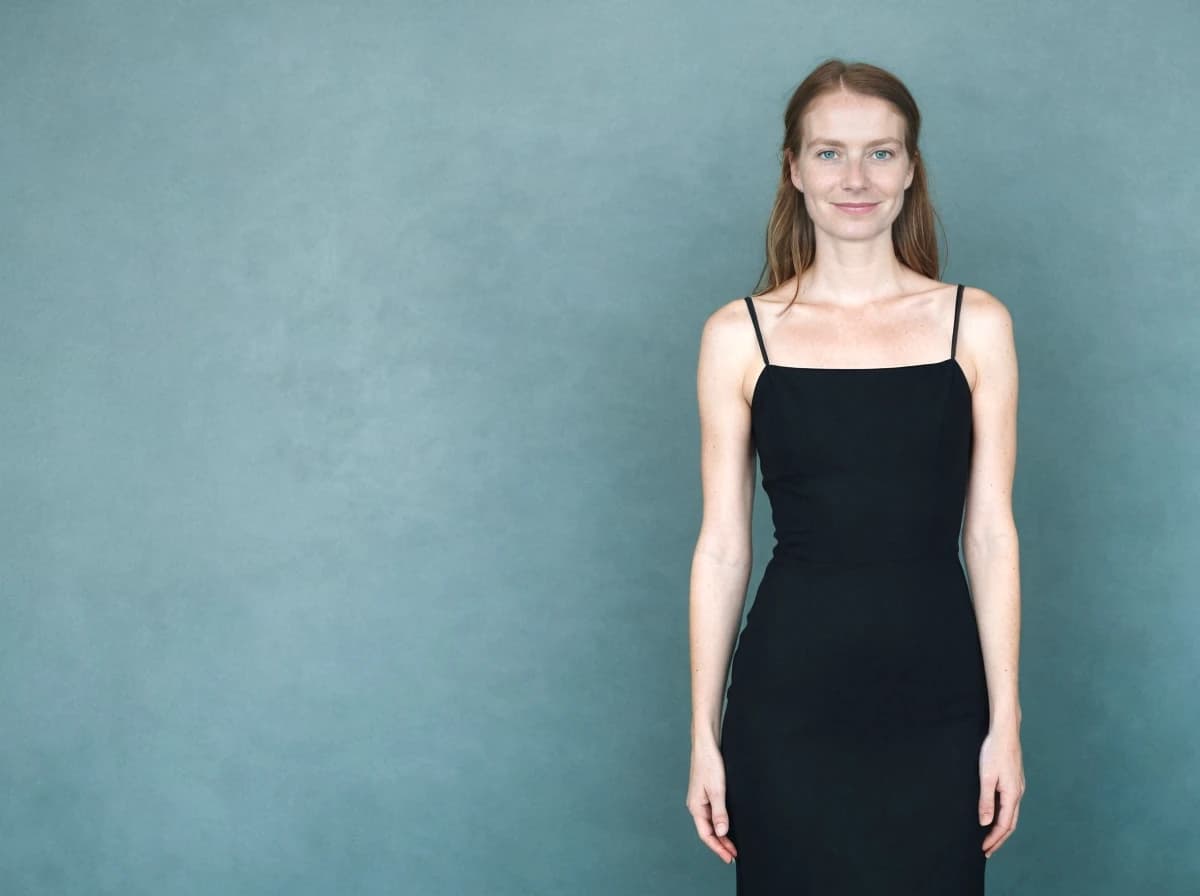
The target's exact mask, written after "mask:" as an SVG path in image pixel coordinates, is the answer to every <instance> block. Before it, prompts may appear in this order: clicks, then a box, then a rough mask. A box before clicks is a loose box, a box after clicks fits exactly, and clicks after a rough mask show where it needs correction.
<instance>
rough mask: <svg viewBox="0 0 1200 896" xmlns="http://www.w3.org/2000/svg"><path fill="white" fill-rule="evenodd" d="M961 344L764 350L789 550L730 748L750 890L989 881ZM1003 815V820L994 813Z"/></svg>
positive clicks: (763, 377)
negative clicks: (908, 349)
mask: <svg viewBox="0 0 1200 896" xmlns="http://www.w3.org/2000/svg"><path fill="white" fill-rule="evenodd" d="M962 290H963V287H962V286H961V285H959V287H958V291H957V294H956V295H955V304H954V323H953V329H952V335H951V338H950V355H951V356H950V357H949V358H946V359H945V360H942V361H935V362H931V363H926V364H912V365H907V366H904V367H876V368H810V367H783V366H780V365H777V364H771V363H769V362H768V361H767V360H766V359H767V353H766V345H765V342H764V340H763V337H762V332H761V330H760V329H759V324H758V318H757V315H756V314H755V309H754V300H753V299H752V298H751V297H750V296H747V297H746V302H747V306H748V308H749V311H750V314H751V319H752V320H753V322H754V329H755V333H756V335H757V338H758V340H759V347H760V349H761V351H762V355H763V359H764V363H765V364H766V366H765V367H764V368H763V370H762V373H761V374H760V376H759V380H758V382H757V383H756V384H755V388H754V395H753V402H752V407H751V430H752V437H753V440H754V445H755V448H756V451H757V455H758V459H759V464H760V467H761V471H762V482H763V488H764V490H765V491H766V493H767V496H768V498H769V499H770V503H771V514H772V519H773V522H774V527H775V546H774V549H773V552H772V556H771V559H770V561H769V562H768V564H767V568H766V570H765V572H764V574H763V577H762V580H761V582H760V584H759V587H758V590H757V592H756V594H755V599H754V603H753V605H752V606H751V608H750V612H749V614H748V616H747V620H746V625H745V626H744V628H743V629H742V631H741V632H740V634H739V636H738V640H737V645H736V648H735V651H734V656H733V667H732V674H731V681H730V684H729V688H728V691H727V698H728V702H727V706H726V710H725V716H724V719H723V721H722V731H721V749H722V754H723V756H724V760H725V770H726V803H727V808H728V810H729V813H730V831H729V836H730V838H731V839H732V840H733V842H734V843H735V844H736V846H737V848H738V858H737V862H736V878H737V892H738V894H739V896H781V894H789V896H801V894H805V896H868V894H869V896H880V894H883V893H887V894H905V896H976V894H982V893H983V892H984V868H985V863H986V857H985V856H984V854H983V851H982V848H981V847H982V843H983V840H984V838H985V836H986V835H987V833H988V831H989V830H990V827H991V825H990V824H989V825H988V826H983V825H980V823H979V818H978V809H977V805H978V797H979V765H978V760H979V747H980V744H981V742H982V740H983V738H984V736H985V735H986V733H987V728H988V711H989V706H988V697H987V685H986V679H985V677H984V666H983V654H982V650H981V646H980V641H979V633H978V629H977V627H976V619H975V613H974V606H973V604H972V601H971V597H970V593H969V590H968V585H967V580H966V575H965V572H964V570H963V567H962V565H961V563H960V561H959V557H958V539H959V531H960V527H961V522H962V512H963V502H964V500H965V497H966V486H967V475H968V471H969V461H970V454H971V445H972V421H971V405H972V401H971V390H970V387H969V385H968V383H967V380H966V377H965V375H964V373H963V370H962V368H961V367H960V366H959V364H958V361H957V360H955V358H954V351H955V343H956V341H957V336H958V319H959V312H960V308H961V304H962ZM992 824H994V822H992Z"/></svg>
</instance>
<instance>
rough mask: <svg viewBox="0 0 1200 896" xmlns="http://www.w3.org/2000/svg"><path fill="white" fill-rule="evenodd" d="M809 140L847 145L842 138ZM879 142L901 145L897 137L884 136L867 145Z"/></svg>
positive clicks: (811, 142) (813, 142)
mask: <svg viewBox="0 0 1200 896" xmlns="http://www.w3.org/2000/svg"><path fill="white" fill-rule="evenodd" d="M808 142H809V143H810V144H816V143H828V144H829V145H830V146H845V145H846V144H845V143H843V142H842V141H841V140H826V139H825V138H824V137H815V138H813V139H812V140H809V141H808ZM878 143H895V144H897V145H899V143H900V141H899V140H897V139H896V138H895V137H884V138H882V139H880V140H872V141H871V142H870V143H867V144H866V145H867V146H875V145H876V144H878Z"/></svg>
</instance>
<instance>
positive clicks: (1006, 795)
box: [984, 790, 1015, 852]
mask: <svg viewBox="0 0 1200 896" xmlns="http://www.w3.org/2000/svg"><path fill="white" fill-rule="evenodd" d="M1014 803H1015V800H1014V799H1013V796H1012V794H1011V793H1010V792H1009V791H1007V790H1001V791H1000V813H999V815H998V816H997V818H996V826H995V827H994V828H992V831H991V833H989V834H988V837H987V840H985V841H984V849H986V850H990V851H991V852H995V851H996V848H997V847H999V846H1000V844H1001V843H1003V842H1004V841H1005V840H1007V839H1008V835H1009V834H1010V833H1011V832H1012V826H1013V807H1014Z"/></svg>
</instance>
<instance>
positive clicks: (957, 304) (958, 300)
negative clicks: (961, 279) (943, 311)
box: [950, 283, 963, 359]
mask: <svg viewBox="0 0 1200 896" xmlns="http://www.w3.org/2000/svg"><path fill="white" fill-rule="evenodd" d="M962 297H963V284H961V283H960V284H958V295H956V296H955V297H954V332H953V333H952V334H951V335H950V357H951V358H952V359H953V357H954V350H955V347H956V344H957V343H958V312H959V309H960V308H962Z"/></svg>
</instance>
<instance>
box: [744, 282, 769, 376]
mask: <svg viewBox="0 0 1200 896" xmlns="http://www.w3.org/2000/svg"><path fill="white" fill-rule="evenodd" d="M745 299H746V307H747V308H749V309H750V320H751V321H753V323H754V335H755V336H757V337H758V349H759V351H761V352H762V359H763V363H764V364H766V365H768V366H770V364H771V361H770V359H769V358H768V357H767V346H766V345H765V344H764V343H763V337H762V330H760V329H759V328H758V315H757V314H756V313H755V311H754V299H752V298H750V296H746V297H745Z"/></svg>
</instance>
